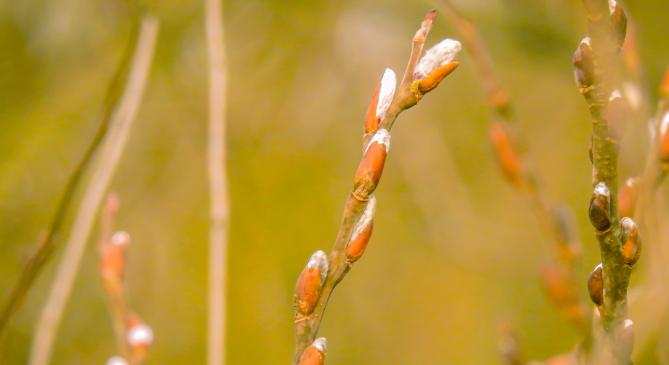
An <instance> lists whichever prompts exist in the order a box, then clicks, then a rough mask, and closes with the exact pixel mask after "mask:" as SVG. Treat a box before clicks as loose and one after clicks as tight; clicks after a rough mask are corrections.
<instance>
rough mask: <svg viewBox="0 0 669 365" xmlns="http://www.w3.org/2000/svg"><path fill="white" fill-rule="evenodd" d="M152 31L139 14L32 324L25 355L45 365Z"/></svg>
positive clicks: (136, 93)
mask: <svg viewBox="0 0 669 365" xmlns="http://www.w3.org/2000/svg"><path fill="white" fill-rule="evenodd" d="M157 36H158V20H157V19H156V18H154V17H152V16H146V17H144V19H143V20H142V23H141V26H140V30H139V36H138V38H137V46H136V48H135V52H134V56H133V60H132V65H131V68H130V72H129V75H128V80H127V84H126V87H125V90H124V92H123V96H122V97H121V99H120V102H119V105H118V108H117V109H116V110H115V113H114V116H113V117H112V120H111V123H110V131H109V136H108V139H107V140H106V141H105V142H104V144H103V146H102V148H101V152H100V158H99V160H98V161H97V164H96V166H95V168H94V170H93V175H92V177H91V181H90V183H89V185H88V187H87V189H86V191H85V193H84V197H83V198H82V201H81V205H80V207H79V210H78V214H77V217H76V219H75V222H74V225H73V227H72V230H71V232H70V239H69V240H68V244H67V247H66V248H65V252H64V254H63V258H62V261H61V263H60V265H59V267H58V270H57V272H56V277H55V279H54V282H53V286H52V288H51V292H50V294H49V297H48V299H47V302H46V303H45V305H44V309H43V311H42V316H41V318H40V321H39V323H38V325H37V328H36V330H35V338H34V340H33V343H32V347H31V355H30V361H29V364H31V365H46V364H48V362H49V359H50V357H51V352H52V348H53V343H54V340H55V336H56V333H57V331H58V327H59V325H60V320H61V318H62V313H63V310H64V309H65V304H66V303H67V299H68V298H69V295H70V292H71V290H72V286H73V284H74V279H75V277H76V275H77V272H78V269H79V264H80V262H81V257H82V255H83V252H84V249H85V247H86V241H87V239H88V236H89V234H90V231H91V229H92V226H93V221H94V219H95V216H96V212H97V210H98V207H99V205H100V202H101V200H102V198H103V196H104V193H105V191H106V189H107V186H108V185H109V182H110V180H111V177H112V176H113V174H114V171H115V169H116V166H117V164H118V161H119V160H120V157H121V154H122V152H123V149H124V147H125V144H126V141H127V138H128V134H129V132H130V129H131V127H132V123H133V121H134V120H135V116H136V115H137V111H138V110H139V106H140V104H141V100H142V95H143V94H144V86H145V84H146V80H147V77H148V74H149V69H150V65H151V59H152V57H153V51H154V46H155V42H156V38H157Z"/></svg>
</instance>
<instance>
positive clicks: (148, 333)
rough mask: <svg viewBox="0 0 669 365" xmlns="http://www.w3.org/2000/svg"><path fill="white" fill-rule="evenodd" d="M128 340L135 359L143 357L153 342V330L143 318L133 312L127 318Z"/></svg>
mask: <svg viewBox="0 0 669 365" xmlns="http://www.w3.org/2000/svg"><path fill="white" fill-rule="evenodd" d="M127 328H128V330H127V334H126V342H127V343H128V347H129V348H130V353H131V357H132V358H133V359H143V358H144V357H145V356H146V353H147V352H148V350H149V347H150V346H151V344H153V330H152V329H151V327H150V326H149V325H147V324H146V323H144V322H143V321H142V320H141V318H139V317H138V316H137V315H135V314H131V315H129V316H128V318H127Z"/></svg>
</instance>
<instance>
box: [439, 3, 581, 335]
mask: <svg viewBox="0 0 669 365" xmlns="http://www.w3.org/2000/svg"><path fill="white" fill-rule="evenodd" d="M434 3H435V4H436V5H437V6H438V8H439V10H441V12H442V13H443V14H444V15H445V16H446V18H447V19H448V21H449V23H450V24H451V25H452V26H453V28H454V29H455V30H456V31H457V32H458V34H459V37H460V39H461V40H462V42H463V44H464V48H465V49H466V50H467V53H469V55H470V57H471V59H472V63H473V65H474V70H475V71H476V74H477V76H478V79H479V81H480V83H481V86H482V88H483V91H484V93H485V96H486V101H487V104H488V107H489V108H490V111H491V113H492V116H493V117H492V120H491V125H490V139H491V141H492V143H493V145H494V148H495V154H496V157H497V159H498V162H499V165H500V168H501V169H502V172H503V173H504V175H505V177H506V178H507V180H508V181H509V183H510V184H511V185H512V186H513V187H514V188H515V189H516V190H517V191H519V192H520V193H522V194H523V196H524V197H525V198H526V200H527V201H528V203H529V206H530V208H531V209H532V212H533V213H534V215H535V216H536V217H537V219H538V220H539V222H540V223H541V224H542V226H543V227H544V230H545V231H546V232H547V233H548V235H549V236H550V238H549V239H550V240H551V241H552V242H553V244H552V248H553V250H554V252H555V258H556V262H555V263H554V264H551V265H549V266H548V267H547V268H546V269H545V270H544V273H543V279H544V284H545V286H546V288H547V291H548V294H549V297H550V298H551V300H553V302H554V303H555V304H556V306H557V307H558V309H559V310H560V312H561V313H562V314H563V315H565V316H566V317H567V318H569V319H570V320H571V321H573V322H574V323H575V324H576V325H577V327H579V328H580V329H581V330H583V331H584V332H585V333H586V334H587V333H588V332H589V328H590V326H589V324H588V319H587V316H586V311H585V303H584V300H583V298H582V297H581V296H580V295H579V290H578V285H577V284H576V283H577V280H576V274H577V269H578V258H579V256H580V252H581V245H580V242H579V240H578V234H577V232H576V228H575V225H574V224H572V221H573V218H572V213H571V211H570V210H569V209H567V208H566V207H564V206H562V205H559V204H555V203H553V202H551V201H550V199H549V198H548V196H547V195H546V193H545V192H544V191H543V190H542V186H541V184H540V179H538V178H537V176H536V175H537V173H536V171H534V169H533V168H532V165H531V164H529V163H528V162H527V158H526V157H525V156H524V155H523V154H522V153H520V150H521V148H519V145H520V143H519V140H521V138H520V135H521V133H520V131H518V130H517V129H515V128H514V126H515V124H516V123H515V116H514V113H513V108H512V101H511V98H510V96H509V94H508V92H507V91H506V90H505V89H504V88H503V87H502V85H501V84H500V82H499V81H498V79H497V77H496V76H495V71H494V66H493V62H492V58H491V57H490V54H489V53H488V50H487V48H486V46H485V43H484V42H483V40H482V39H481V37H480V36H479V32H478V29H477V27H476V25H475V24H474V23H473V22H471V21H470V20H468V19H467V18H465V17H464V16H463V15H462V14H461V13H460V12H459V11H458V9H457V8H456V7H455V6H454V5H453V4H452V3H451V2H450V1H449V0H434Z"/></svg>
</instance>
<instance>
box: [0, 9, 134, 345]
mask: <svg viewBox="0 0 669 365" xmlns="http://www.w3.org/2000/svg"><path fill="white" fill-rule="evenodd" d="M137 31H138V22H136V21H134V20H133V25H132V30H131V32H130V33H131V34H130V41H129V42H128V45H127V47H126V50H125V52H124V54H123V57H122V59H121V62H120V64H119V66H118V68H117V70H116V72H115V74H114V76H113V78H112V81H111V82H110V84H109V87H108V89H107V94H106V97H105V102H104V110H103V113H102V120H101V121H100V125H99V127H98V130H97V131H96V133H95V136H94V137H93V140H91V142H90V144H89V145H88V147H87V148H86V151H85V152H84V154H83V156H82V157H81V160H79V162H78V163H77V165H76V166H75V168H74V170H73V171H72V174H71V175H70V177H69V179H68V181H67V184H66V185H65V190H64V191H63V195H62V196H61V198H60V200H59V201H58V205H57V207H56V211H55V213H54V215H53V218H52V220H51V223H50V224H49V227H48V229H47V232H46V234H45V236H44V239H42V240H41V241H40V242H39V244H38V247H37V250H36V251H35V253H34V254H33V255H32V256H31V257H30V259H29V260H28V262H27V263H26V265H25V267H24V268H23V270H22V271H21V274H20V275H19V278H18V280H17V282H16V284H15V286H14V287H13V288H12V291H11V292H10V294H9V297H8V299H7V300H6V302H5V303H4V305H3V307H2V312H0V337H1V335H2V334H3V332H4V330H5V329H6V327H7V324H8V322H9V320H10V319H11V317H12V316H13V315H14V313H15V312H16V311H17V310H18V309H19V308H20V306H21V305H22V303H23V300H24V299H25V296H26V294H27V293H28V290H29V289H30V287H31V286H32V284H33V282H34V281H35V279H36V278H37V276H38V275H39V273H40V272H41V271H42V269H43V268H44V266H45V265H46V263H47V262H48V261H49V259H50V258H51V255H52V254H53V252H54V251H55V250H56V248H58V246H57V245H58V241H57V239H58V238H59V237H58V236H59V234H60V231H61V229H62V227H63V222H64V221H65V217H66V215H67V213H68V211H69V210H70V207H71V205H72V202H73V200H74V194H75V192H76V191H77V189H78V187H79V184H80V183H81V180H82V177H83V175H84V173H85V172H86V171H87V170H88V168H89V166H90V165H91V161H92V160H93V157H94V156H95V154H96V153H97V151H98V149H99V148H100V145H101V144H102V141H103V140H104V138H105V136H106V135H107V132H108V131H109V125H110V120H111V118H112V116H113V114H114V110H115V108H116V105H117V104H118V100H119V98H120V97H121V95H122V91H123V83H124V80H125V78H126V77H127V74H128V67H129V65H130V60H131V55H132V49H133V47H134V45H135V39H136V37H137Z"/></svg>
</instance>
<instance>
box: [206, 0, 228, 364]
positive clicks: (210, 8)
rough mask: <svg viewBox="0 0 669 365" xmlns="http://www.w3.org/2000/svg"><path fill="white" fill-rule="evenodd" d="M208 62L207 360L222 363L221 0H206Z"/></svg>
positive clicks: (224, 195)
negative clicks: (208, 217) (208, 225)
mask: <svg viewBox="0 0 669 365" xmlns="http://www.w3.org/2000/svg"><path fill="white" fill-rule="evenodd" d="M205 11H206V14H205V17H206V19H205V26H206V33H207V55H208V62H209V137H208V149H207V151H208V153H207V154H208V170H209V189H210V190H209V191H210V204H211V205H210V211H209V213H210V228H209V291H208V292H209V316H208V317H209V326H208V339H207V341H208V343H207V364H208V365H222V364H225V348H226V346H225V328H226V311H227V309H226V308H227V305H226V296H227V274H226V269H227V246H228V238H227V232H228V227H229V198H228V180H227V172H226V170H227V168H226V154H225V138H226V137H225V136H226V133H225V108H226V105H225V99H226V92H227V90H226V87H227V86H226V83H227V75H226V57H225V44H224V36H223V9H222V6H221V1H220V0H205Z"/></svg>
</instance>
